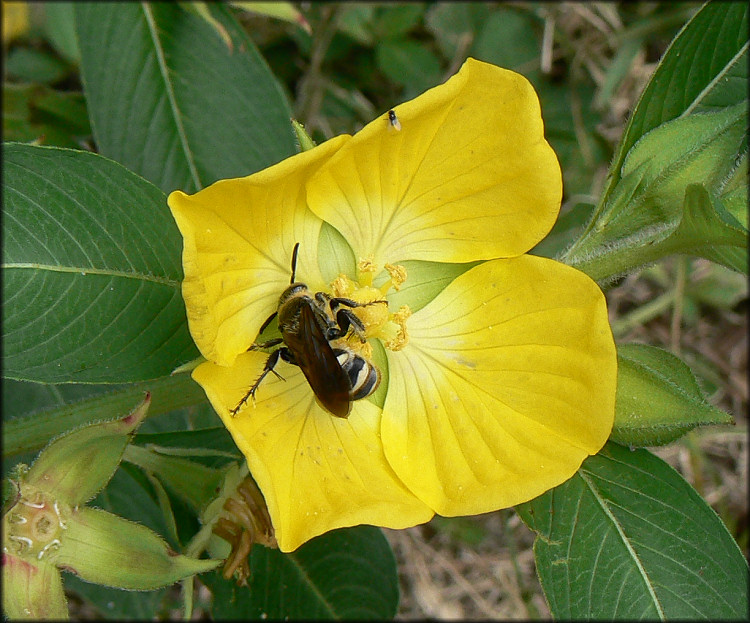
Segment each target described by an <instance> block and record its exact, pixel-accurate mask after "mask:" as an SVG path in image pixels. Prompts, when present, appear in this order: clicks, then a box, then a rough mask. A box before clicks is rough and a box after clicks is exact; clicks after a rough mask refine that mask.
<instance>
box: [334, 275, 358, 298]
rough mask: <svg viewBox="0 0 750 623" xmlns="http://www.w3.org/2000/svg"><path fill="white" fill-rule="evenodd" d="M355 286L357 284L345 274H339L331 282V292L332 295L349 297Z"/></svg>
mask: <svg viewBox="0 0 750 623" xmlns="http://www.w3.org/2000/svg"><path fill="white" fill-rule="evenodd" d="M356 288H357V284H356V283H354V282H353V281H352V280H351V279H349V277H347V276H346V275H339V276H338V277H336V279H334V280H333V282H332V283H331V292H332V293H333V296H340V297H344V298H351V296H352V292H354V290H355V289H356Z"/></svg>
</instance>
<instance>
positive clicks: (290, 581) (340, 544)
mask: <svg viewBox="0 0 750 623" xmlns="http://www.w3.org/2000/svg"><path fill="white" fill-rule="evenodd" d="M250 563H251V572H252V575H251V577H250V579H249V584H248V586H245V587H238V586H237V585H236V584H235V582H234V581H226V580H224V579H223V578H222V577H221V575H220V574H219V573H214V574H206V575H205V576H203V577H201V581H203V582H205V583H206V584H208V585H209V587H210V588H212V592H213V595H214V605H213V618H215V619H258V618H262V619H265V618H268V619H305V620H311V619H350V620H356V619H380V620H386V619H391V618H393V616H394V615H395V614H396V609H397V607H398V576H397V573H396V561H395V558H394V557H393V552H392V551H391V549H390V546H389V545H388V542H387V541H386V540H385V537H384V536H383V534H382V532H381V531H380V530H379V529H378V528H373V527H371V526H359V527H356V528H348V529H345V530H336V531H334V532H329V533H327V534H324V535H322V536H320V537H318V538H316V539H313V540H312V541H309V542H308V543H306V544H305V545H303V546H302V547H300V548H299V549H298V550H296V551H294V552H292V553H290V554H282V553H281V552H279V551H278V550H272V549H268V548H265V547H262V546H255V547H253V550H252V553H251V559H250Z"/></svg>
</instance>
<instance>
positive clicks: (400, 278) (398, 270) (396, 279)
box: [384, 264, 407, 292]
mask: <svg viewBox="0 0 750 623" xmlns="http://www.w3.org/2000/svg"><path fill="white" fill-rule="evenodd" d="M385 269H386V270H387V271H388V274H389V275H390V276H391V280H390V282H389V283H387V284H384V285H388V286H389V287H390V286H393V289H394V290H396V291H397V292H398V291H399V290H400V289H401V285H402V284H403V283H404V281H406V276H407V275H406V268H405V267H403V266H401V264H386V265H385ZM386 291H387V290H386Z"/></svg>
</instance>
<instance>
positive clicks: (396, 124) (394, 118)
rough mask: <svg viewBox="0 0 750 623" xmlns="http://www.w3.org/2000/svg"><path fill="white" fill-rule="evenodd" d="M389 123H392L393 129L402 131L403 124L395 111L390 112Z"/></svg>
mask: <svg viewBox="0 0 750 623" xmlns="http://www.w3.org/2000/svg"><path fill="white" fill-rule="evenodd" d="M388 123H390V125H391V127H392V128H393V129H394V130H396V131H397V132H398V131H399V130H400V129H401V122H400V121H399V120H398V117H397V116H396V111H395V110H389V111H388Z"/></svg>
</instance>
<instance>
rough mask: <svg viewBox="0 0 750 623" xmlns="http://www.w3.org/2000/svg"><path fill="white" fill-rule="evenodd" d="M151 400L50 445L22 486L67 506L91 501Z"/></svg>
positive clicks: (120, 456) (148, 399)
mask: <svg viewBox="0 0 750 623" xmlns="http://www.w3.org/2000/svg"><path fill="white" fill-rule="evenodd" d="M150 404H151V397H150V395H147V396H146V398H145V400H144V401H143V402H142V403H141V404H140V405H138V406H137V407H136V408H135V409H134V410H133V411H131V412H130V413H129V414H128V415H127V416H125V417H124V418H121V419H118V420H112V421H109V422H102V423H99V424H93V425H91V426H85V427H83V428H79V429H78V430H74V431H72V432H70V433H66V434H65V435H62V436H61V437H58V438H57V439H55V440H54V441H52V442H51V443H50V444H49V445H48V446H47V447H46V448H45V449H44V450H42V451H41V453H40V454H39V456H38V458H37V459H36V461H35V462H34V464H33V465H32V467H31V469H30V470H29V472H28V473H27V474H26V476H25V478H24V480H25V482H26V483H27V484H28V485H30V486H33V487H34V488H35V489H38V490H39V491H42V492H44V493H46V494H48V495H49V496H51V497H53V498H54V499H56V500H64V501H65V502H66V503H67V504H69V505H70V506H75V505H77V504H83V503H84V502H87V501H88V500H90V499H91V498H92V497H94V495H96V493H97V492H99V491H100V490H101V489H102V488H103V487H104V485H106V484H107V482H109V479H110V478H112V474H114V472H115V470H116V469H117V466H118V465H119V463H120V459H121V458H122V453H123V451H124V450H125V447H126V446H127V444H128V442H129V441H130V437H131V435H132V434H133V433H134V432H135V430H136V428H138V425H139V424H140V423H141V422H142V421H143V419H144V418H145V417H146V413H147V411H148V407H149V405H150Z"/></svg>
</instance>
